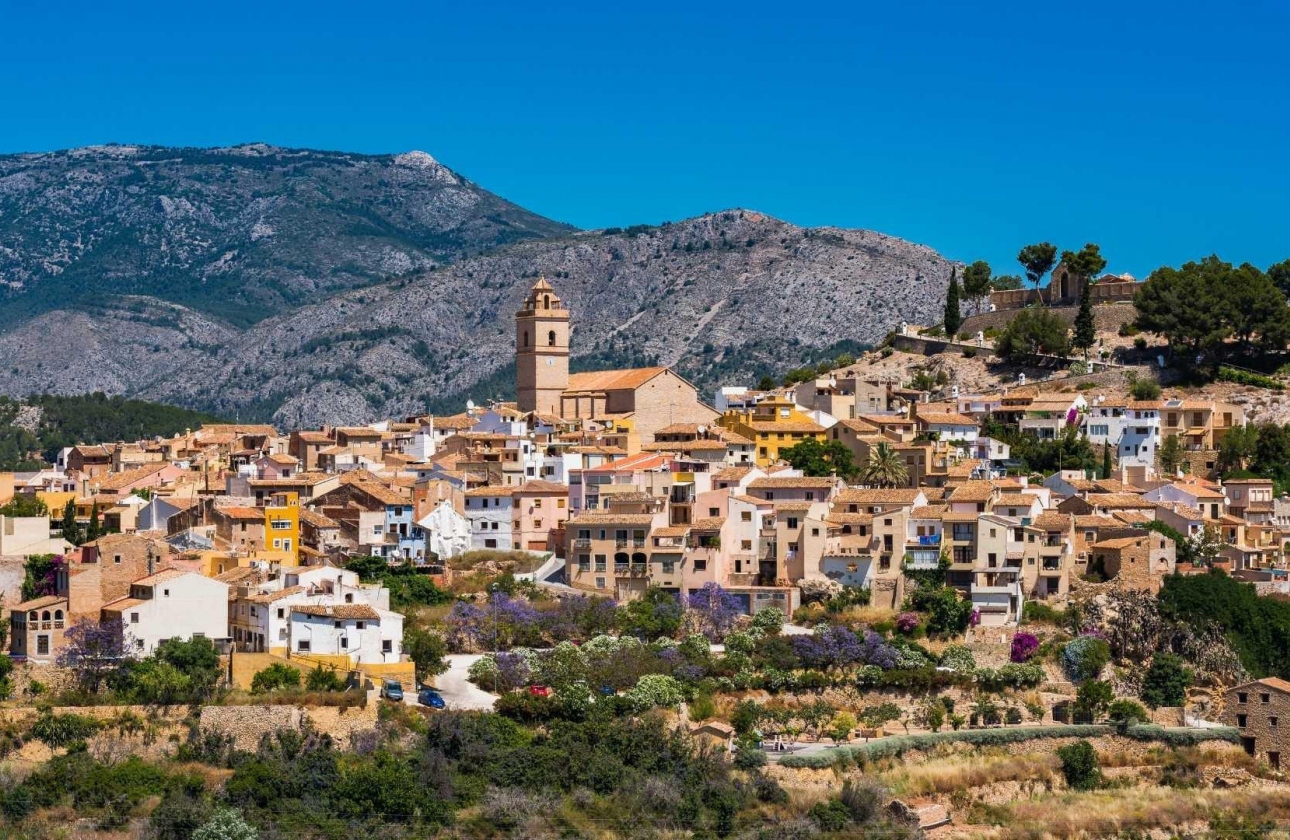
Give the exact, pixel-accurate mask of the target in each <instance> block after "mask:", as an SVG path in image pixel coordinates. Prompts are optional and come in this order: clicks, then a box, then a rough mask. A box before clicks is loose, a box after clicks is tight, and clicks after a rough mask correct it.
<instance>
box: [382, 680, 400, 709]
mask: <svg viewBox="0 0 1290 840" xmlns="http://www.w3.org/2000/svg"><path fill="white" fill-rule="evenodd" d="M381 696H382V697H384V698H385V699H386V700H389V701H391V702H394V703H402V702H403V684H402V683H400V682H399V681H398V680H384V681H382V682H381Z"/></svg>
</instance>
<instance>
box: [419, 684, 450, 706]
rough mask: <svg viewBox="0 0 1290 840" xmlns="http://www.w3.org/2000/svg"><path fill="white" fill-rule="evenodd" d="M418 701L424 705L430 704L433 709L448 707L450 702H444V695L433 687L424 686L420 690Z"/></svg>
mask: <svg viewBox="0 0 1290 840" xmlns="http://www.w3.org/2000/svg"><path fill="white" fill-rule="evenodd" d="M417 702H418V703H420V704H421V705H422V706H429V707H430V708H432V709H446V708H448V704H447V703H445V702H443V697H442V696H441V695H440V694H439V692H437V691H435V690H434V689H433V688H423V689H421V690H420V691H418V692H417Z"/></svg>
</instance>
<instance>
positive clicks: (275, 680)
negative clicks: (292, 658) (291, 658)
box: [251, 662, 300, 694]
mask: <svg viewBox="0 0 1290 840" xmlns="http://www.w3.org/2000/svg"><path fill="white" fill-rule="evenodd" d="M299 687H300V672H299V671H297V670H296V669H295V668H292V667H291V666H290V665H285V664H283V663H281V662H274V663H273V664H272V665H270V666H269V667H267V668H265V669H264V670H263V671H259V672H258V673H256V675H255V676H254V677H252V678H251V693H252V694H263V693H265V692H267V691H278V690H280V689H283V688H299Z"/></svg>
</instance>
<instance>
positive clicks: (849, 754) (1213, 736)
mask: <svg viewBox="0 0 1290 840" xmlns="http://www.w3.org/2000/svg"><path fill="white" fill-rule="evenodd" d="M1115 734H1121V735H1124V736H1125V737H1128V738H1133V739H1135V740H1138V741H1161V742H1163V743H1165V744H1167V745H1169V746H1171V747H1189V746H1195V745H1197V744H1200V743H1203V742H1205V741H1230V742H1232V743H1236V741H1237V732H1236V730H1235V729H1232V728H1230V727H1222V728H1219V729H1165V728H1164V727H1162V726H1154V725H1143V726H1130V727H1128V728H1127V729H1126V730H1124V731H1120V730H1118V729H1117V728H1116V727H1114V726H1110V725H1108V724H1065V725H1060V726H1042V727H1040V726H1019V727H1017V728H1016V729H1006V728H1005V729H968V730H964V731H959V732H952V731H951V732H927V733H924V734H921V735H896V736H893V737H891V738H880V739H878V740H876V741H870V742H869V743H867V744H856V745H855V746H850V747H839V748H838V749H836V750H830V751H829V752H827V753H818V754H816V755H799V756H788V757H786V758H784V759H783V760H781V761H780V762H779V763H780V764H781V765H783V766H784V767H805V768H810V769H817V770H818V769H823V768H827V767H834V766H839V767H841V766H846V765H848V764H856V765H857V766H863V765H864V764H866V763H868V762H870V761H875V760H877V759H880V758H891V757H898V756H901V755H903V754H904V753H906V752H908V751H910V750H922V751H925V750H929V749H931V748H933V747H935V746H938V745H940V744H971V745H972V746H975V747H997V746H1002V745H1004V744H1019V743H1022V742H1025V741H1034V740H1038V739H1041V738H1096V737H1098V736H1100V735H1115Z"/></svg>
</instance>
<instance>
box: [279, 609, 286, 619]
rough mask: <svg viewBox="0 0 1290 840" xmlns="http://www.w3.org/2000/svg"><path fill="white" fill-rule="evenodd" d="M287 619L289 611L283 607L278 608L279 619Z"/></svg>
mask: <svg viewBox="0 0 1290 840" xmlns="http://www.w3.org/2000/svg"><path fill="white" fill-rule="evenodd" d="M286 617H287V611H286V610H285V609H283V608H282V607H278V618H286Z"/></svg>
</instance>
